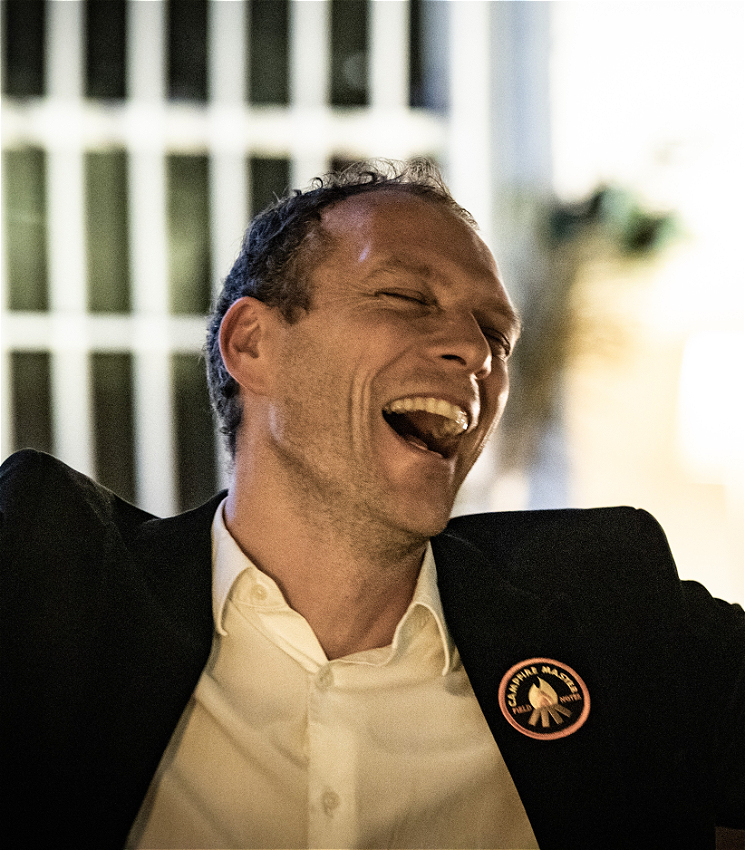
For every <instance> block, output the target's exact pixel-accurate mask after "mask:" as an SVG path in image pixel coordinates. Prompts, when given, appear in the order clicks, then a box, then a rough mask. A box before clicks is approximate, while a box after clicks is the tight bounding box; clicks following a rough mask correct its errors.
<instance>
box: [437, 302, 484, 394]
mask: <svg viewBox="0 0 745 850" xmlns="http://www.w3.org/2000/svg"><path fill="white" fill-rule="evenodd" d="M437 349H438V351H437V353H438V355H439V356H440V357H442V358H443V359H444V360H451V361H454V362H456V363H458V364H460V365H461V366H463V367H464V368H465V369H466V370H467V371H468V373H469V375H473V376H474V377H475V378H476V379H477V380H482V379H483V378H486V377H487V376H488V375H489V374H490V373H491V369H492V350H491V346H490V345H489V340H488V339H487V338H486V336H484V332H483V331H482V330H481V328H480V326H479V324H478V322H477V321H476V319H475V318H474V317H473V316H472V315H471V314H470V313H469V314H467V315H466V314H463V315H458V316H453V317H450V318H449V319H448V321H447V323H446V325H445V326H444V327H443V329H442V336H441V339H440V341H439V342H438V345H437Z"/></svg>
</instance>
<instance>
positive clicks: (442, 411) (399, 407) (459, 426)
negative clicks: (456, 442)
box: [386, 396, 468, 435]
mask: <svg viewBox="0 0 745 850" xmlns="http://www.w3.org/2000/svg"><path fill="white" fill-rule="evenodd" d="M386 410H387V411H388V412H389V413H411V412H412V411H415V410H423V411H425V412H426V413H436V414H437V415H438V416H444V417H445V418H446V419H448V420H449V421H450V422H451V423H452V427H451V428H448V430H449V431H451V433H452V434H453V435H455V434H458V433H459V432H461V431H465V430H467V429H468V414H467V413H466V411H465V410H463V408H462V407H458V406H457V405H455V404H451V403H450V402H449V401H445V400H444V399H441V398H432V397H427V398H425V397H420V396H415V397H413V398H411V397H410V398H399V399H396V401H392V402H391V403H390V404H388V405H386Z"/></svg>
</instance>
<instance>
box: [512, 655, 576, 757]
mask: <svg viewBox="0 0 745 850" xmlns="http://www.w3.org/2000/svg"><path fill="white" fill-rule="evenodd" d="M499 707H500V709H501V710H502V714H503V715H504V716H505V719H506V720H507V722H508V723H509V724H510V725H511V726H513V727H514V728H515V729H517V731H518V732H521V733H522V734H523V735H527V736H528V737H529V738H537V739H538V740H541V741H553V740H555V739H556V738H566V736H567V735H572V734H573V733H574V732H576V731H577V730H578V729H579V728H580V727H581V726H583V725H584V722H585V721H586V720H587V716H588V715H589V713H590V692H589V691H588V690H587V685H585V683H584V682H583V681H582V679H581V677H580V676H578V675H577V673H575V672H574V670H572V668H571V667H568V666H567V665H566V664H562V663H561V662H559V661H555V660H554V659H553V658H529V659H528V660H527V661H521V662H520V663H519V664H515V666H514V667H511V668H510V669H509V670H508V671H507V672H506V673H505V674H504V676H503V678H502V681H501V683H500V685H499Z"/></svg>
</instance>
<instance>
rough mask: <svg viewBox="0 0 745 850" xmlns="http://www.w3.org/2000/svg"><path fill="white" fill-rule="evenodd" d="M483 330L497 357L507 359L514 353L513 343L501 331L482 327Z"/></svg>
mask: <svg viewBox="0 0 745 850" xmlns="http://www.w3.org/2000/svg"><path fill="white" fill-rule="evenodd" d="M481 332H482V333H483V334H484V336H485V337H486V338H487V340H488V341H489V345H490V346H491V349H492V351H494V352H495V354H496V356H497V357H500V358H501V359H502V360H506V359H507V358H508V357H509V356H510V354H511V353H512V343H511V342H510V340H509V338H508V337H507V336H505V335H504V334H503V333H502V332H501V331H495V330H490V329H489V328H482V330H481Z"/></svg>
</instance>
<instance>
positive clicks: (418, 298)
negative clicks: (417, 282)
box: [375, 289, 429, 305]
mask: <svg viewBox="0 0 745 850" xmlns="http://www.w3.org/2000/svg"><path fill="white" fill-rule="evenodd" d="M375 294H376V295H377V296H378V297H381V296H382V297H383V298H394V299H400V300H401V301H411V302H412V303H414V304H422V305H426V304H429V299H428V298H427V296H426V295H424V294H423V293H421V292H416V291H415V290H410V289H382V290H380V291H379V292H376V293H375Z"/></svg>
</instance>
